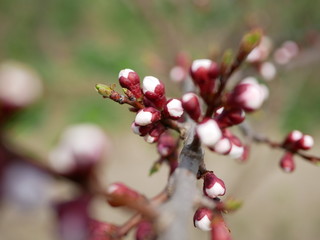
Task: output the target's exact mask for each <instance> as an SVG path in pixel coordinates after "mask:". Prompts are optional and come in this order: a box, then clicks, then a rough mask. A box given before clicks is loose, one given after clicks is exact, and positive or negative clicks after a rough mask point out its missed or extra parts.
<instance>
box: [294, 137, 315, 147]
mask: <svg viewBox="0 0 320 240" xmlns="http://www.w3.org/2000/svg"><path fill="white" fill-rule="evenodd" d="M313 144H314V140H313V137H312V136H310V135H303V137H302V138H300V140H299V141H298V143H297V145H298V147H299V148H300V149H303V150H309V149H310V148H312V147H313Z"/></svg>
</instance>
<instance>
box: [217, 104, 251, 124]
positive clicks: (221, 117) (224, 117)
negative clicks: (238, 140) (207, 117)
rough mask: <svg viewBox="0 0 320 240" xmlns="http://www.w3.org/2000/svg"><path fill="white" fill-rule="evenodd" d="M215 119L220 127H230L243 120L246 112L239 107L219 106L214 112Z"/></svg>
mask: <svg viewBox="0 0 320 240" xmlns="http://www.w3.org/2000/svg"><path fill="white" fill-rule="evenodd" d="M215 116H216V117H215V120H216V121H217V123H218V124H219V126H220V127H221V128H226V127H231V126H233V125H237V124H240V123H242V122H243V121H244V120H245V116H246V113H245V111H244V110H242V109H241V108H231V109H228V110H224V109H223V108H219V109H218V110H217V111H216V113H215Z"/></svg>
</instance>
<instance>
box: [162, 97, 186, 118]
mask: <svg viewBox="0 0 320 240" xmlns="http://www.w3.org/2000/svg"><path fill="white" fill-rule="evenodd" d="M166 111H167V112H168V114H169V116H171V117H173V118H179V117H181V116H182V114H183V108H182V103H181V101H180V100H178V99H171V100H169V101H168V103H167V105H166Z"/></svg>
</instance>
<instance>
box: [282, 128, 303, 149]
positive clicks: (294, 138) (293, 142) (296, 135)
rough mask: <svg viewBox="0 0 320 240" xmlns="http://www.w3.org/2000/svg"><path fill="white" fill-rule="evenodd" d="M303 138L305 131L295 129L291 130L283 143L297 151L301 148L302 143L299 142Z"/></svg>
mask: <svg viewBox="0 0 320 240" xmlns="http://www.w3.org/2000/svg"><path fill="white" fill-rule="evenodd" d="M302 138H303V133H302V132H300V131H299V130H293V131H291V132H290V133H289V134H288V135H287V137H286V139H285V140H284V142H283V145H284V146H285V147H286V148H288V149H290V150H293V151H296V150H298V149H299V148H300V145H299V144H298V142H299V141H300V140H301V139H302Z"/></svg>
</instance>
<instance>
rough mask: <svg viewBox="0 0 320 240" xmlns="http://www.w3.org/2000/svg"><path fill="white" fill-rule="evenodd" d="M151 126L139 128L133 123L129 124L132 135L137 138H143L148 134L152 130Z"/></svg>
mask: <svg viewBox="0 0 320 240" xmlns="http://www.w3.org/2000/svg"><path fill="white" fill-rule="evenodd" d="M152 127H153V126H152V124H149V125H147V126H139V125H137V124H136V123H135V122H133V123H132V124H131V130H132V131H133V133H134V134H137V135H139V136H145V135H147V134H148V132H149V131H150V130H151V129H152Z"/></svg>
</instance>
